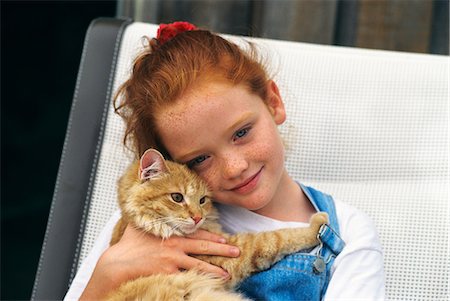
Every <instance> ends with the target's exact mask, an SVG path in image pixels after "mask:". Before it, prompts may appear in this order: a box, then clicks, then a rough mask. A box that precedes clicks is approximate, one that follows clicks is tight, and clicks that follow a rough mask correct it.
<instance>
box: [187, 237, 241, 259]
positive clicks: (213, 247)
mask: <svg viewBox="0 0 450 301" xmlns="http://www.w3.org/2000/svg"><path fill="white" fill-rule="evenodd" d="M182 246H183V250H184V252H185V253H188V254H195V255H219V256H225V257H238V256H239V254H240V251H239V248H237V247H235V246H230V245H227V244H223V243H216V242H213V241H208V240H202V239H185V241H184V243H183V244H182Z"/></svg>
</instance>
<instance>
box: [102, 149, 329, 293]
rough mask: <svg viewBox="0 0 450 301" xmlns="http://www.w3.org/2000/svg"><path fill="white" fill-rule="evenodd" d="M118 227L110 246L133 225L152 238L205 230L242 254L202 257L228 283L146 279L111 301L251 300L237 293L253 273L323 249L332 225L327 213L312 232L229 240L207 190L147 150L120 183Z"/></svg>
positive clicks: (181, 277) (314, 221) (203, 277)
mask: <svg viewBox="0 0 450 301" xmlns="http://www.w3.org/2000/svg"><path fill="white" fill-rule="evenodd" d="M118 193H119V206H120V209H121V211H122V218H121V219H120V220H119V222H118V223H117V225H116V227H115V229H114V233H113V237H112V239H111V245H112V244H115V243H116V242H117V241H119V240H120V238H121V237H122V235H123V232H124V230H125V228H126V226H127V225H128V224H132V225H133V226H135V227H136V228H140V229H142V230H144V231H146V232H148V233H151V234H153V235H157V236H160V237H162V238H168V237H170V236H171V235H179V236H184V235H187V234H191V233H193V232H195V231H196V230H197V229H199V228H202V229H205V230H208V231H210V232H214V233H219V234H220V235H222V236H223V237H225V238H226V239H227V243H228V244H230V245H235V246H237V247H238V248H239V249H240V250H241V255H240V256H239V257H237V258H229V257H222V256H207V255H198V256H195V257H196V258H199V259H202V260H204V261H206V262H209V263H211V264H214V265H216V266H220V267H222V268H223V269H225V270H226V271H228V273H229V274H230V276H231V279H230V280H229V281H226V282H225V281H223V280H221V279H218V278H216V277H214V276H212V275H208V274H204V273H201V272H198V271H195V270H191V271H184V272H181V273H177V274H171V275H153V276H148V277H142V278H139V279H137V280H133V281H129V282H127V283H125V284H123V285H122V286H121V287H119V289H117V290H116V291H113V292H112V293H111V294H109V296H108V300H137V299H138V300H152V301H153V300H214V301H218V300H246V299H245V298H244V297H242V296H241V295H239V294H238V293H236V292H233V290H232V288H233V287H235V286H236V284H238V283H239V282H240V281H242V280H243V279H244V278H245V277H248V276H249V275H250V274H251V273H254V272H258V271H261V270H265V269H268V268H269V267H270V266H272V265H273V264H274V263H276V262H277V261H279V260H280V259H282V258H283V257H284V256H286V255H287V254H290V253H293V252H297V251H299V250H302V249H307V248H311V247H313V246H315V245H317V244H318V240H317V233H318V231H319V228H320V226H321V225H322V224H325V223H327V221H328V216H327V214H326V213H317V214H315V215H313V217H312V218H311V222H310V226H309V227H308V228H296V229H282V230H277V231H271V232H262V233H239V234H236V235H229V234H226V233H224V232H222V231H221V228H220V225H219V223H218V222H217V212H216V210H215V208H214V206H213V203H212V201H211V195H210V192H209V191H208V188H207V186H206V184H205V183H204V182H203V181H202V180H201V179H200V178H199V177H198V176H197V175H196V174H195V173H193V172H192V171H190V170H189V169H188V168H187V167H185V166H184V165H181V164H177V163H174V162H171V161H165V160H164V158H163V157H162V155H161V154H160V153H159V152H158V151H156V150H153V149H151V150H147V151H146V152H145V154H144V155H143V156H142V158H141V160H140V162H135V163H133V164H132V165H131V166H130V168H129V169H128V170H127V171H126V173H125V174H124V175H123V176H122V177H121V179H120V180H119V190H118Z"/></svg>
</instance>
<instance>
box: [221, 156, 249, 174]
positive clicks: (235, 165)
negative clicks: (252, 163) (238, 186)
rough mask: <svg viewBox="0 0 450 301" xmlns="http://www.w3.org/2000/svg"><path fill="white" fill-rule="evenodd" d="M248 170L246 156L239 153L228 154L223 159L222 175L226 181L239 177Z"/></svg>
mask: <svg viewBox="0 0 450 301" xmlns="http://www.w3.org/2000/svg"><path fill="white" fill-rule="evenodd" d="M247 168H248V162H247V160H246V159H245V157H244V156H242V155H241V154H238V153H228V154H226V155H225V156H224V157H223V158H222V175H223V177H224V178H225V179H234V178H237V177H239V176H240V175H241V174H242V172H244V171H245V170H246V169H247Z"/></svg>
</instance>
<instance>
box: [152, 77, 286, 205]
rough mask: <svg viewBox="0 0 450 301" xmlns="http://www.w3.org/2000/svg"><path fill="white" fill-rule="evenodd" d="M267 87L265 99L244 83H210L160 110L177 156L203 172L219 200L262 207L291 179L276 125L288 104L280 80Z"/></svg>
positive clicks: (161, 121) (164, 131)
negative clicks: (285, 164)
mask: <svg viewBox="0 0 450 301" xmlns="http://www.w3.org/2000/svg"><path fill="white" fill-rule="evenodd" d="M268 87H269V97H268V105H266V104H265V103H264V102H263V101H262V99H261V98H260V97H259V96H257V95H256V94H253V93H250V92H249V91H248V89H246V87H244V86H242V85H237V86H236V85H234V86H233V85H231V84H228V83H210V84H207V85H206V84H205V85H204V86H202V87H201V88H198V89H196V90H195V91H192V90H191V91H189V92H188V93H185V94H184V95H182V97H180V98H179V99H178V100H177V101H176V102H175V104H173V105H170V106H167V107H165V108H163V109H161V111H160V112H158V114H157V116H159V117H158V119H157V121H156V123H157V126H158V130H159V132H160V135H161V139H162V142H163V144H164V146H165V147H166V148H167V150H168V151H169V153H170V154H171V156H172V158H173V159H174V160H176V161H178V162H181V163H186V164H187V165H188V166H189V167H190V168H191V169H192V170H194V171H195V172H196V173H198V174H199V175H200V177H201V178H203V179H204V180H205V181H206V182H207V183H208V185H209V187H210V189H211V190H212V192H213V196H214V199H215V200H216V201H218V202H221V203H225V204H232V205H237V206H241V207H244V208H247V209H250V210H253V211H258V210H259V209H262V208H264V207H266V206H267V205H269V204H271V205H274V203H276V202H278V201H279V200H280V199H281V196H282V187H283V186H285V184H286V183H284V182H286V181H289V180H288V179H290V178H289V177H288V176H287V172H286V170H285V168H284V147H283V143H282V140H281V138H280V136H279V133H278V129H277V125H279V124H281V123H283V122H284V120H285V118H286V115H285V110H284V106H283V103H282V101H281V97H280V95H279V92H278V89H277V87H276V85H275V83H273V82H269V83H268ZM280 201H281V200H280ZM270 207H272V206H270Z"/></svg>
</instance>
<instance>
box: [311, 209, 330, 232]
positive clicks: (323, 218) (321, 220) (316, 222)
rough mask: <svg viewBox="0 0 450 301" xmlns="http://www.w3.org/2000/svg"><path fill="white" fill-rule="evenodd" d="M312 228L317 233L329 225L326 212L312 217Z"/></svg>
mask: <svg viewBox="0 0 450 301" xmlns="http://www.w3.org/2000/svg"><path fill="white" fill-rule="evenodd" d="M309 223H310V227H311V228H312V229H314V230H315V231H319V228H320V226H322V225H323V224H328V214H327V213H326V212H318V213H315V214H314V215H313V216H311V220H310V222H309Z"/></svg>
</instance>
